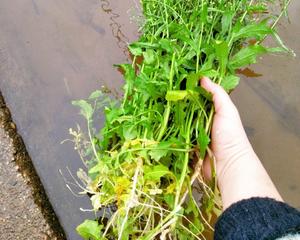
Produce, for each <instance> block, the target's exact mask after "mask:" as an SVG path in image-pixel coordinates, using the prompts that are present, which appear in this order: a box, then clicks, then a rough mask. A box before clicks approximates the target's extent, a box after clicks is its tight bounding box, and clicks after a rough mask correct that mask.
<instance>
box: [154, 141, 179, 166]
mask: <svg viewBox="0 0 300 240" xmlns="http://www.w3.org/2000/svg"><path fill="white" fill-rule="evenodd" d="M173 144H174V143H173V141H167V142H160V143H159V144H157V145H156V146H155V148H153V150H150V151H149V155H150V156H151V158H152V159H154V160H155V161H157V162H158V161H159V160H160V159H161V158H162V157H165V156H167V154H168V152H169V151H170V147H171V146H172V145H173Z"/></svg>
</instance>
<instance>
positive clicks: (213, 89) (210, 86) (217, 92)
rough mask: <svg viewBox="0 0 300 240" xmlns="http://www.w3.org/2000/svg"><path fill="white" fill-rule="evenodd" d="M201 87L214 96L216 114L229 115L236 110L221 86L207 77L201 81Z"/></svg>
mask: <svg viewBox="0 0 300 240" xmlns="http://www.w3.org/2000/svg"><path fill="white" fill-rule="evenodd" d="M201 86H202V87H203V88H204V89H205V90H206V91H208V92H210V93H211V94H212V95H213V102H214V106H215V111H216V113H227V112H232V111H233V110H235V109H236V108H235V106H234V104H233V102H232V101H231V99H230V97H229V95H228V94H227V93H226V92H225V90H224V89H223V88H222V87H221V86H220V85H218V84H216V83H214V82H212V81H211V80H210V79H209V78H207V77H203V78H202V79H201Z"/></svg>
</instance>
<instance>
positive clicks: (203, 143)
mask: <svg viewBox="0 0 300 240" xmlns="http://www.w3.org/2000/svg"><path fill="white" fill-rule="evenodd" d="M197 142H198V145H199V148H200V157H201V159H204V157H205V153H206V148H207V147H208V144H209V143H210V138H209V136H208V135H207V134H206V132H205V129H204V128H203V127H200V128H199V131H198V138H197Z"/></svg>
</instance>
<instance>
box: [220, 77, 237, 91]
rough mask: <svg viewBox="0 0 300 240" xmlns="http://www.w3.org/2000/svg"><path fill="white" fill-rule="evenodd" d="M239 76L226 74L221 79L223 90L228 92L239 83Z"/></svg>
mask: <svg viewBox="0 0 300 240" xmlns="http://www.w3.org/2000/svg"><path fill="white" fill-rule="evenodd" d="M239 82H240V78H239V77H238V76H235V75H228V76H226V77H224V78H223V79H222V82H221V86H222V87H223V88H224V89H225V91H227V92H229V91H231V90H233V89H235V88H236V87H237V85H239Z"/></svg>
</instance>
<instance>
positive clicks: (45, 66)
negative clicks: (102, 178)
mask: <svg viewBox="0 0 300 240" xmlns="http://www.w3.org/2000/svg"><path fill="white" fill-rule="evenodd" d="M134 5H135V4H134V1H133V0H114V1H112V2H111V3H108V2H107V1H100V0H88V1H86V0H85V1H83V0H63V1H61V0H52V1H43V0H15V1H10V0H2V1H1V3H0V26H1V28H0V89H1V91H2V94H3V95H4V97H5V99H6V103H7V105H8V106H9V108H10V110H11V112H12V115H13V119H14V121H15V123H16V124H17V127H18V131H19V133H20V134H21V135H22V137H23V139H24V141H25V144H26V147H27V149H28V152H29V155H30V156H31V158H32V160H33V162H34V165H35V168H36V170H37V172H38V174H39V176H40V178H41V181H42V183H43V184H44V187H45V189H46V192H47V194H48V196H49V199H50V201H51V203H52V205H53V208H54V209H55V211H56V213H57V215H58V217H59V220H60V221H61V223H62V225H63V227H64V229H65V231H66V234H67V237H68V239H72V240H74V239H79V237H78V236H77V235H76V233H75V230H74V229H75V227H76V226H77V225H78V224H79V223H81V221H83V220H84V219H85V218H87V217H89V216H90V214H89V213H87V212H81V211H80V210H79V208H80V207H82V208H90V205H89V200H88V199H87V198H86V197H83V198H76V197H74V196H73V195H72V194H71V192H70V191H69V190H68V189H67V188H66V186H65V182H64V180H63V178H62V177H61V175H60V174H59V169H62V171H63V173H64V175H65V176H66V177H68V178H70V176H69V175H68V172H67V171H66V167H69V168H70V170H71V172H73V173H76V171H77V169H78V168H79V167H82V165H81V161H80V160H79V157H78V156H77V154H76V152H75V151H74V149H73V146H72V145H71V144H65V145H61V144H60V142H61V141H62V140H64V139H66V138H68V137H69V136H68V129H69V128H70V127H74V126H75V124H76V122H79V123H81V122H82V119H81V118H80V117H79V116H78V115H77V112H78V110H77V109H76V108H74V107H73V106H72V105H71V101H72V100H74V99H78V98H85V97H87V96H88V95H89V93H90V92H91V91H93V90H95V89H96V88H99V87H100V86H101V85H106V86H108V87H109V88H119V87H120V86H121V84H122V79H121V76H120V74H119V73H118V72H117V71H116V70H115V69H113V68H112V65H113V64H114V63H120V62H124V61H126V59H127V56H126V54H125V53H124V49H125V48H126V42H127V41H129V42H130V41H132V40H134V39H135V38H136V37H137V33H136V26H135V24H131V23H130V16H129V14H128V9H130V8H131V7H132V6H134ZM111 9H113V10H111ZM299 16H300V2H299V1H294V2H293V4H292V6H291V21H292V23H291V24H288V23H283V25H282V26H281V27H280V29H281V33H282V35H283V39H284V40H285V41H286V42H287V45H288V46H290V47H291V48H293V49H294V50H295V52H296V53H297V54H298V55H300V44H299V43H300V29H299V27H298V26H299V24H298V22H299ZM299 66H300V58H299V57H297V58H291V57H287V56H280V57H274V56H270V57H265V58H264V59H263V60H262V61H261V62H260V64H259V65H257V66H255V67H253V68H254V69H255V72H258V73H261V74H262V75H263V77H259V78H247V79H244V80H243V81H242V83H241V85H240V87H239V88H238V89H237V90H236V91H235V92H234V94H233V98H234V100H235V102H236V103H237V105H238V107H239V109H240V111H241V115H242V118H243V120H244V123H245V126H246V129H247V132H248V133H249V136H250V138H251V141H252V143H253V144H254V148H255V150H256V151H257V153H258V155H259V156H260V157H261V159H262V161H263V163H264V165H265V166H266V168H267V169H268V170H269V171H270V173H271V176H272V178H273V179H274V181H275V183H276V184H277V186H278V187H279V189H280V192H281V193H282V194H283V196H284V197H285V199H286V200H287V201H288V202H289V203H291V204H293V205H294V206H296V207H300V203H299V202H300V201H299V200H300V185H299V182H300V181H299V180H300V175H299V169H300V124H299V122H300V121H299V120H300V95H299V90H300V81H299V78H300V69H299Z"/></svg>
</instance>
